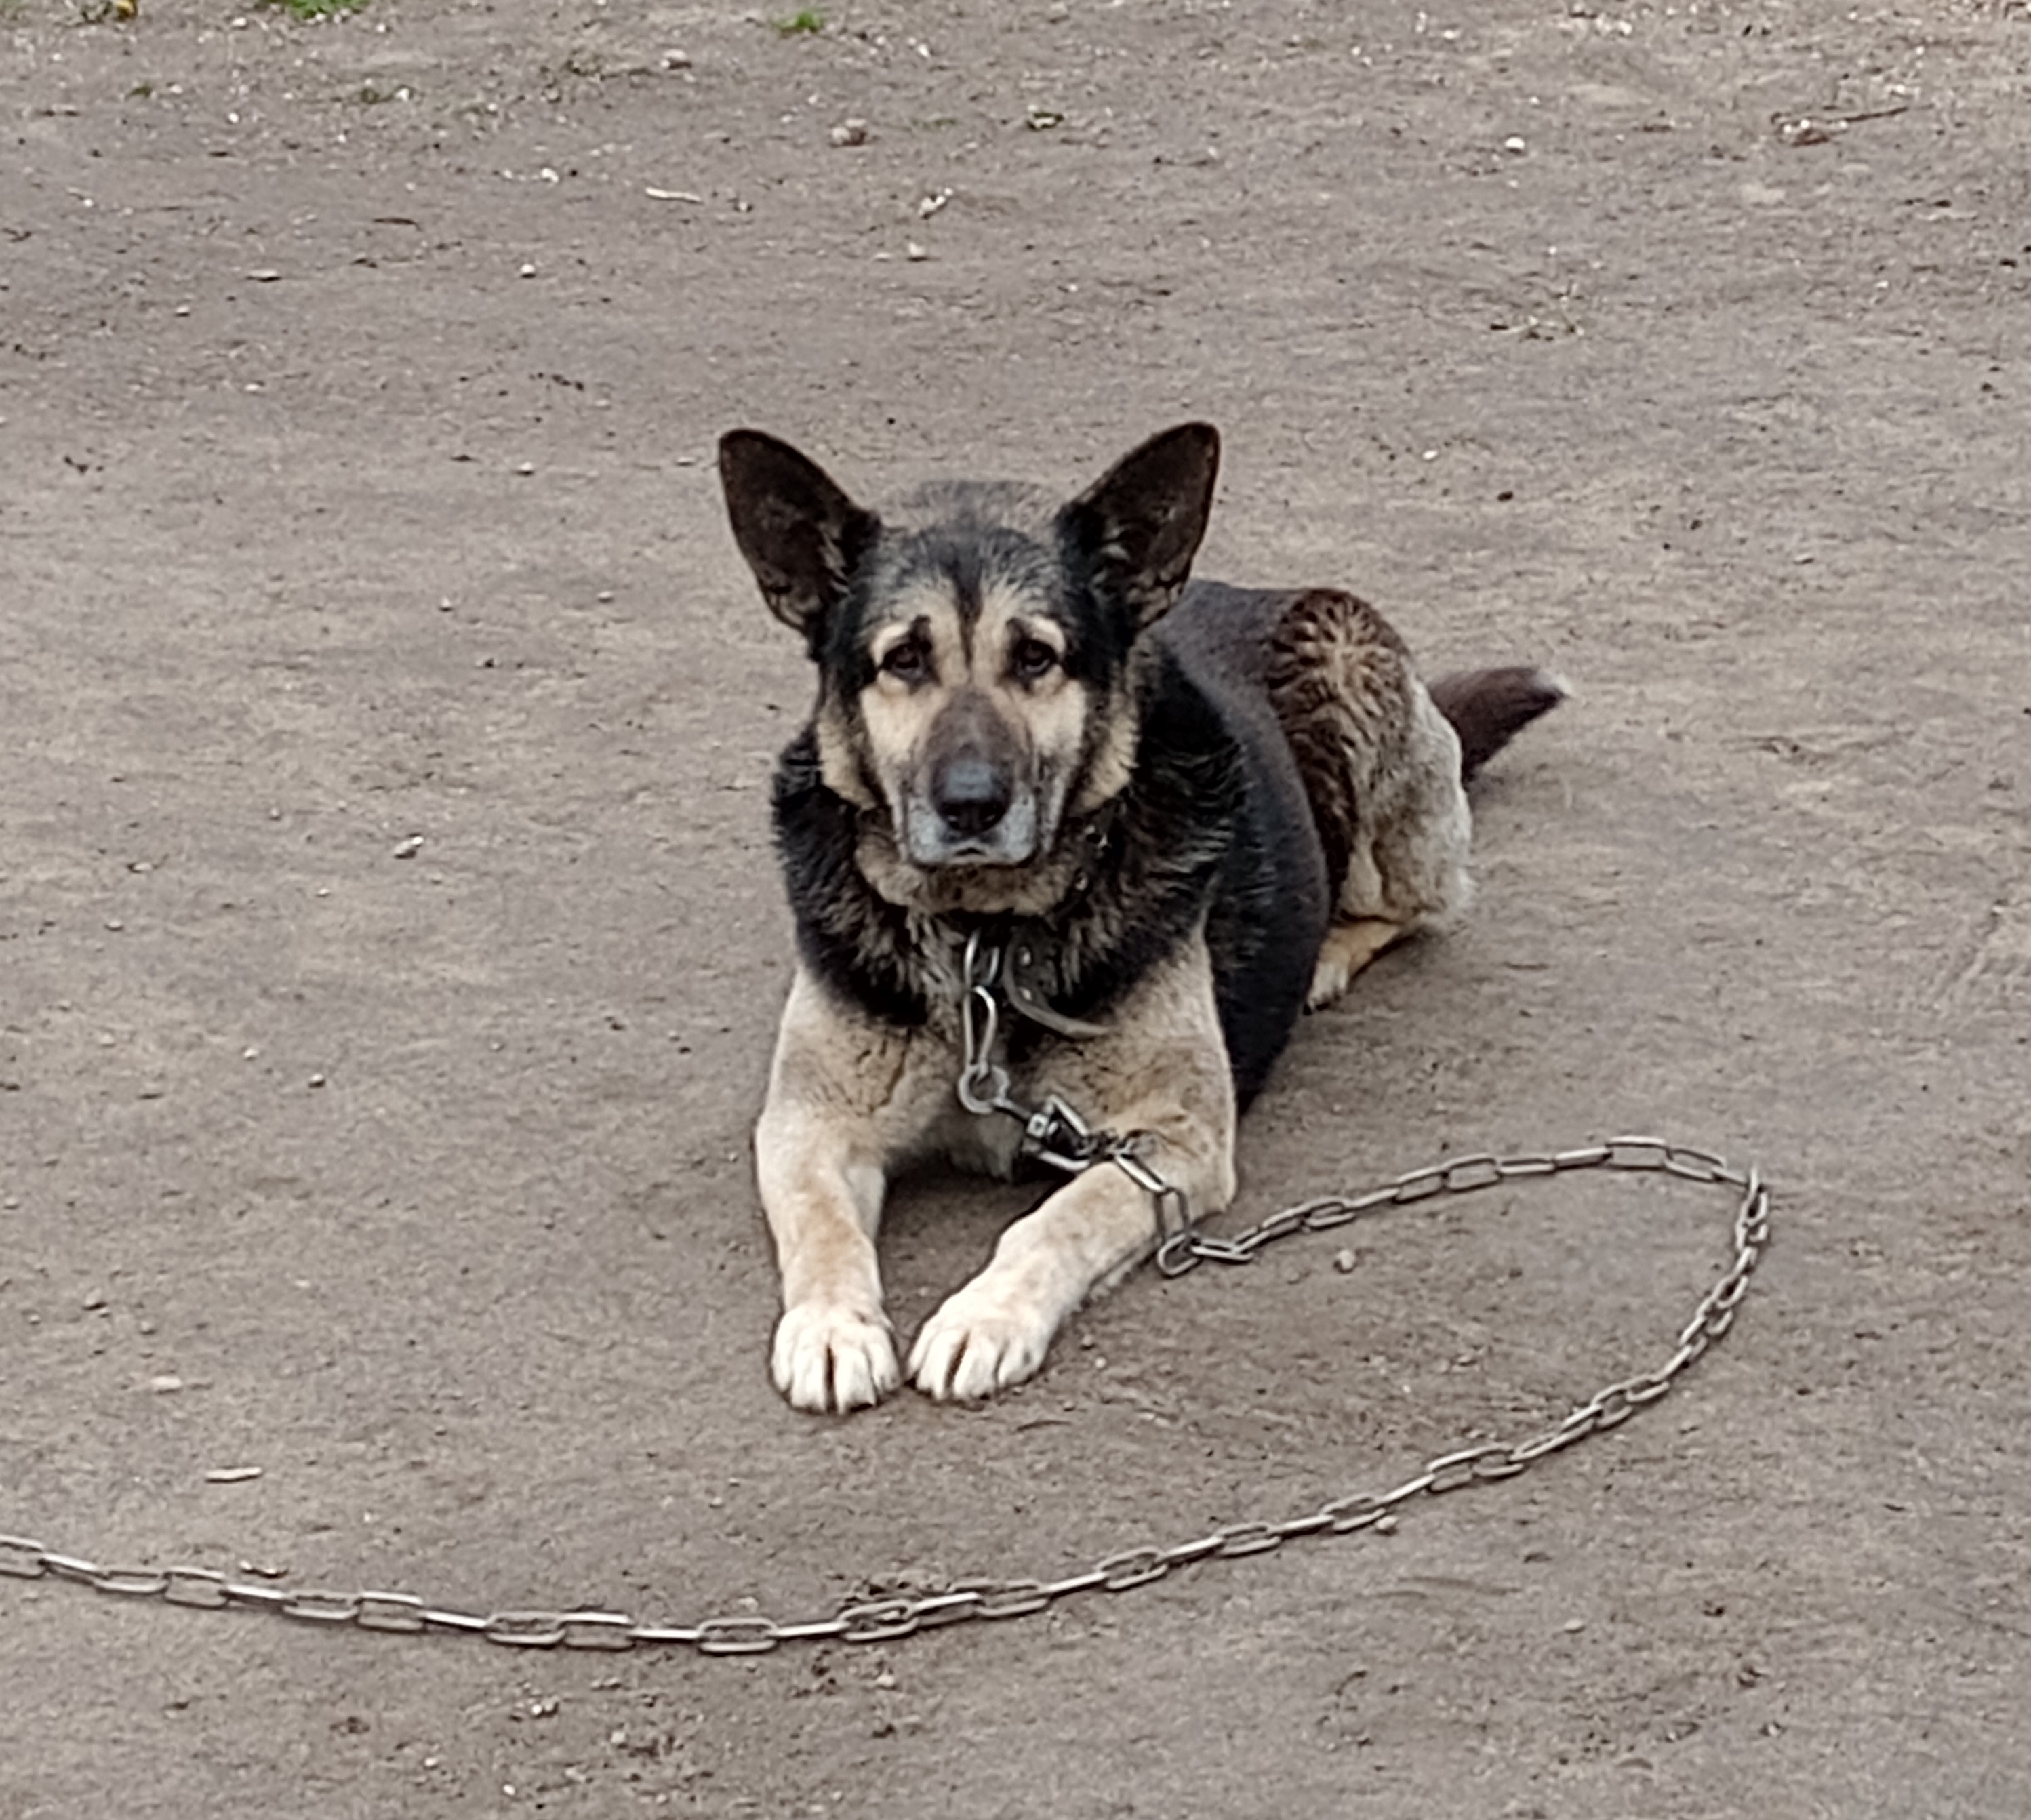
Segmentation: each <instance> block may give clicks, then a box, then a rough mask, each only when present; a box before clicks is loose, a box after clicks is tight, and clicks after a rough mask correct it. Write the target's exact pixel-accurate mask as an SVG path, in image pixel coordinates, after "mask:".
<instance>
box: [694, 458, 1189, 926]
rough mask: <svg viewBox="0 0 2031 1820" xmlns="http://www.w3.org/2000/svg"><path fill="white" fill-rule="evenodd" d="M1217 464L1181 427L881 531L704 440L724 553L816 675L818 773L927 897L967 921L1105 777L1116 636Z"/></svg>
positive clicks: (1125, 751)
mask: <svg viewBox="0 0 2031 1820" xmlns="http://www.w3.org/2000/svg"><path fill="white" fill-rule="evenodd" d="M1219 452H1220V442H1219V437H1217V434H1215V432H1214V431H1213V429H1212V428H1211V427H1210V426H1208V425H1206V424H1202V423H1188V424H1184V425H1181V426H1179V427H1178V428H1177V429H1175V430H1168V431H1166V432H1165V434H1162V435H1161V436H1158V437H1154V438H1153V439H1152V440H1151V441H1148V442H1146V443H1145V444H1143V445H1142V447H1141V448H1138V449H1136V450H1135V452H1133V453H1131V454H1130V455H1128V456H1125V457H1124V459H1123V460H1121V461H1120V462H1118V463H1116V465H1115V466H1114V467H1112V468H1111V469H1109V471H1108V472H1107V473H1106V474H1105V475H1104V476H1102V477H1101V479H1100V480H1098V481H1097V482H1095V483H1094V485H1093V486H1090V487H1089V488H1088V489H1086V491H1085V492H1084V493H1081V494H1080V495H1079V497H1077V498H1075V499H1074V500H1072V501H1071V502H1070V503H1069V504H1063V505H1059V504H1056V502H1054V501H1051V500H1050V499H1049V498H1048V497H1043V496H1040V495H1038V494H1037V493H1034V492H1032V491H1031V490H1030V489H1027V488H1024V487H1019V486H1006V485H999V484H982V483H961V484H958V485H948V486H938V487H933V488H930V489H926V490H925V491H924V492H923V493H920V494H919V495H917V496H916V497H915V498H914V499H912V500H911V501H908V502H907V503H906V504H905V505H904V508H902V509H900V511H898V512H893V513H892V514H890V515H889V516H888V517H887V518H881V517H878V516H877V515H875V514H874V513H873V512H870V511H868V510H866V508H863V507H861V506H859V505H856V504H855V503H854V502H853V501H852V500H851V499H849V498H848V497H847V495H846V494H845V493H844V492H843V491H842V490H841V489H840V487H839V486H837V485H836V484H835V483H834V482H833V480H832V479H831V478H829V476H828V475H825V473H824V472H823V471H822V470H821V469H820V468H819V467H818V466H817V465H816V464H815V463H813V462H811V460H808V459H807V457H805V456H802V455H800V454H799V453H798V452H797V451H796V450H795V449H794V448H791V447H790V446H789V445H788V444H787V443H783V442H779V441H777V440H776V439H775V438H774V437H770V436H765V435H763V434H761V433H760V432H759V431H758V430H734V431H732V432H731V433H730V434H728V435H727V436H725V437H723V438H722V439H721V443H720V448H719V467H720V476H721V481H722V482H723V483H724V485H725V490H726V503H727V510H728V513H729V516H730V517H731V519H732V525H733V534H734V538H735V540H736V542H738V543H739V545H740V551H741V554H742V555H743V556H745V557H746V558H747V562H748V565H749V567H750V568H752V569H753V570H754V571H755V579H756V580H757V581H758V582H760V583H761V586H762V596H763V597H764V598H765V599H766V601H768V603H769V605H770V609H771V610H772V611H773V612H774V613H775V615H776V616H777V618H778V619H780V620H783V621H784V623H786V624H787V625H789V626H791V627H794V628H795V629H796V631H799V632H800V633H802V634H803V637H804V640H805V642H806V645H807V648H808V649H809V650H810V652H811V658H812V661H814V663H815V664H817V666H818V709H817V713H816V714H815V716H814V728H815V729H816V733H817V738H818V755H819V762H820V765H821V767H822V772H823V775H824V777H825V782H826V783H827V784H828V785H829V787H831V788H832V789H833V790H834V791H837V793H838V794H839V795H841V796H843V797H844V798H846V799H847V800H848V802H852V803H853V804H855V806H857V807H859V809H861V810H863V811H864V812H866V813H868V814H869V815H870V816H872V817H879V818H881V820H882V821H885V824H886V828H885V832H886V835H887V836H888V837H889V839H893V846H894V853H895V858H896V862H899V863H900V865H901V866H903V867H904V868H906V869H907V870H909V871H910V872H911V873H914V874H915V875H917V877H919V879H920V880H922V881H924V882H925V883H926V884H930V883H931V882H932V881H934V880H936V881H938V882H939V883H941V884H942V885H943V886H944V887H945V888H944V889H942V890H940V891H937V893H936V894H935V895H939V896H941V897H942V898H943V899H945V900H947V901H949V902H955V903H956V902H958V901H960V900H961V899H970V900H972V901H973V902H974V903H975V906H976V907H985V904H984V903H983V902H982V899H983V898H984V897H991V896H993V895H997V887H996V885H995V884H994V883H993V875H994V874H996V873H1001V874H1002V875H1004V879H1005V878H1006V876H1007V875H1008V874H1009V873H1012V871H1014V870H1015V869H1022V868H1025V867H1029V866H1030V865H1033V863H1034V862H1038V861H1039V860H1040V859H1041V858H1045V857H1046V856H1049V855H1050V854H1052V853H1053V850H1054V847H1055V844H1056V840H1057V837H1058V835H1059V832H1060V828H1061V826H1062V824H1063V822H1064V818H1065V817H1066V816H1067V815H1068V814H1074V815H1077V814H1083V813H1088V812H1090V810H1094V809H1095V808H1097V807H1098V806H1100V805H1101V803H1103V802H1105V801H1107V800H1108V799H1109V798H1110V797H1111V796H1112V795H1114V794H1115V793H1116V792H1117V791H1120V789H1121V788H1122V787H1123V786H1124V784H1125V783H1126V782H1127V775H1128V765H1129V761H1130V758H1131V755H1132V752H1133V749H1134V735H1135V727H1134V716H1133V710H1132V704H1131V699H1130V694H1131V692H1130V690H1129V689H1128V687H1127V678H1128V676H1129V675H1130V666H1131V660H1132V657H1133V654H1134V652H1135V645H1136V641H1137V639H1138V638H1139V637H1140V636H1141V635H1142V633H1143V632H1144V631H1146V630H1147V629H1148V627H1150V625H1152V624H1153V623H1154V622H1155V621H1156V620H1157V619H1158V618H1159V617H1160V616H1161V615H1162V614H1163V613H1164V612H1165V610H1166V609H1168V607H1169V606H1170V605H1171V604H1172V601H1175V600H1176V598H1177V596H1178V594H1179V590H1181V589H1182V588H1183V586H1184V583H1185V580H1186V578H1187V575H1189V574H1190V573H1191V564H1192V558H1193V556H1194V554H1195V553H1197V551H1198V545H1199V540H1200V538H1202V536H1203V535H1204V534H1205V531H1206V518H1207V515H1208V513H1209V511H1210V510H1211V508H1212V504H1213V478H1214V475H1215V472H1216V471H1217V467H1218V463H1219ZM962 879H964V880H971V881H972V883H971V884H970V885H968V886H967V887H965V888H963V889H961V890H960V891H959V893H958V895H955V891H954V887H956V886H959V885H960V880H962ZM911 895H918V894H916V893H915V892H913V893H912V894H911ZM1001 895H1007V893H1006V892H1005V891H1003V892H1001Z"/></svg>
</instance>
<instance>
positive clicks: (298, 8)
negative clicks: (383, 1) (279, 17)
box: [254, 0, 367, 24]
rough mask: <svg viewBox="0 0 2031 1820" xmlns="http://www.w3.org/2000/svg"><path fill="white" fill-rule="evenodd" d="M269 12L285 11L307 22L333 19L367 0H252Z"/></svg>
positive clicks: (363, 4)
mask: <svg viewBox="0 0 2031 1820" xmlns="http://www.w3.org/2000/svg"><path fill="white" fill-rule="evenodd" d="M254 4H255V6H264V7H266V9H268V10H269V11H270V12H271V13H288V14H289V17H291V18H292V19H296V20H302V21H304V23H305V24H308V23H309V22H310V21H311V20H314V19H335V18H337V17H338V16H339V15H340V14H341V13H357V12H358V11H359V10H360V8H361V7H363V6H365V5H366V4H367V0H254Z"/></svg>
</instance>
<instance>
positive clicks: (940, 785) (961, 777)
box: [931, 754, 1015, 836]
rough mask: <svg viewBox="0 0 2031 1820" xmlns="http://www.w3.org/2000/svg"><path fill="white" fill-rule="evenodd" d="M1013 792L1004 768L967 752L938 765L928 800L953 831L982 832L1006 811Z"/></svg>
mask: <svg viewBox="0 0 2031 1820" xmlns="http://www.w3.org/2000/svg"><path fill="white" fill-rule="evenodd" d="M1014 798H1015V787H1014V785H1013V784H1012V783H1011V781H1010V780H1009V776H1008V772H1006V771H1004V770H1003V769H1001V766H999V765H990V764H989V762H988V761H986V759H985V758H978V757H973V756H971V754H968V755H967V756H965V757H959V758H955V759H953V760H952V761H950V762H949V763H948V764H947V765H944V766H942V767H941V769H940V770H939V772H938V776H937V788H936V789H935V790H934V791H932V793H931V802H932V805H933V806H934V808H936V809H937V812H938V815H939V817H940V819H941V820H942V821H944V823H945V826H946V827H948V828H950V829H951V830H952V832H953V833H955V834H958V835H967V836H971V835H982V834H985V833H986V832H987V831H988V830H989V828H992V827H993V826H994V825H995V824H996V823H997V822H998V821H1001V818H1002V817H1003V816H1004V815H1006V814H1007V813H1008V805H1009V803H1010V802H1012V801H1013V800H1014Z"/></svg>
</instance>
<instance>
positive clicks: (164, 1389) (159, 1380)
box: [148, 1372, 184, 1397]
mask: <svg viewBox="0 0 2031 1820" xmlns="http://www.w3.org/2000/svg"><path fill="white" fill-rule="evenodd" d="M183 1387H184V1381H183V1379H181V1378H179V1377H178V1376H177V1375H176V1373H175V1372H159V1373H158V1374H157V1375H155V1377H152V1378H151V1379H149V1380H148V1388H149V1389H150V1390H153V1391H154V1392H155V1394H156V1395H157V1396H158V1397H166V1396H169V1395H170V1394H172V1393H173V1392H175V1391H177V1390H181V1389H182V1388H183Z"/></svg>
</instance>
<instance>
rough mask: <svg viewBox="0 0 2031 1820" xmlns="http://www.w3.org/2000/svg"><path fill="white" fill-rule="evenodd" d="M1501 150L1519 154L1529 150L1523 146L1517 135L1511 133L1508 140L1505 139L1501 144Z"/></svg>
mask: <svg viewBox="0 0 2031 1820" xmlns="http://www.w3.org/2000/svg"><path fill="white" fill-rule="evenodd" d="M1502 149H1503V150H1504V151H1516V152H1520V151H1528V150H1529V149H1530V148H1529V147H1527V146H1526V145H1525V144H1524V143H1523V141H1522V139H1521V138H1520V137H1519V136H1518V135H1516V134H1515V133H1513V132H1512V133H1511V135H1510V136H1508V138H1507V139H1505V140H1504V141H1503V142H1502Z"/></svg>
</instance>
